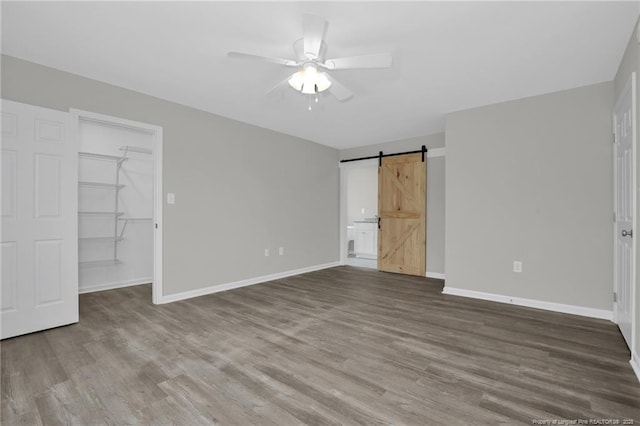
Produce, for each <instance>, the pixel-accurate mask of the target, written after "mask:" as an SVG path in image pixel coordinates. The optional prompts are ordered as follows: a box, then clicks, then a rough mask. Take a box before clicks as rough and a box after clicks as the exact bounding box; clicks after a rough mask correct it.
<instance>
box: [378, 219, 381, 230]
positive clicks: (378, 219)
mask: <svg viewBox="0 0 640 426" xmlns="http://www.w3.org/2000/svg"><path fill="white" fill-rule="evenodd" d="M380 219H382V218H381V217H380V216H378V229H380Z"/></svg>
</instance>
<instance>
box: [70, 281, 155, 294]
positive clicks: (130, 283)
mask: <svg viewBox="0 0 640 426" xmlns="http://www.w3.org/2000/svg"><path fill="white" fill-rule="evenodd" d="M152 281H153V278H152V277H147V278H136V279H135V280H129V281H121V282H117V283H106V284H97V285H92V286H91V287H84V288H78V293H79V294H85V293H93V292H96V291H104V290H113V289H115V288H123V287H132V286H134V285H140V284H149V283H151V282H152Z"/></svg>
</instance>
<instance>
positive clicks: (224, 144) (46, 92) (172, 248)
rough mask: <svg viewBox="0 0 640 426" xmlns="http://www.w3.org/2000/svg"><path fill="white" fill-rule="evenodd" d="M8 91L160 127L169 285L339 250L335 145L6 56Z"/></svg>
mask: <svg viewBox="0 0 640 426" xmlns="http://www.w3.org/2000/svg"><path fill="white" fill-rule="evenodd" d="M2 98H5V99H10V100H13V101H17V102H23V103H27V104H33V105H39V106H43V107H47V108H53V109H57V110H62V111H68V110H69V108H78V109H82V110H87V111H92V112H96V113H102V114H108V115H112V116H116V117H122V118H126V119H131V120H137V121H142V122H146V123H150V124H156V125H159V126H162V127H163V129H164V173H163V178H164V190H165V192H174V193H175V194H176V204H175V205H166V204H165V206H164V259H163V267H164V293H165V295H169V294H174V293H179V292H184V291H187V290H193V289H198V288H202V287H206V286H211V285H215V284H220V283H226V282H232V281H237V280H242V279H246V278H252V277H258V276H262V275H266V274H271V273H276V272H281V271H287V270H292V269H296V268H302V267H307V266H312V265H318V264H323V263H328V262H334V261H338V260H339V233H338V230H339V207H338V203H339V174H338V151H337V150H335V149H332V148H328V147H325V146H322V145H318V144H315V143H312V142H309V141H305V140H302V139H299V138H295V137H291V136H287V135H283V134H280V133H276V132H273V131H269V130H265V129H262V128H258V127H255V126H251V125H247V124H243V123H240V122H237V121H233V120H229V119H225V118H222V117H219V116H216V115H213V114H209V113H206V112H203V111H199V110H196V109H192V108H188V107H185V106H182V105H178V104H175V103H172V102H168V101H164V100H161V99H158V98H153V97H151V96H147V95H143V94H141V93H137V92H133V91H130V90H126V89H122V88H119V87H115V86H112V85H109V84H104V83H101V82H98V81H95V80H90V79H86V78H83V77H80V76H77V75H73V74H69V73H66V72H61V71H57V70H54V69H51V68H47V67H43V66H40V65H36V64H33V63H30V62H25V61H22V60H18V59H15V58H12V57H7V56H2ZM280 246H283V247H284V248H285V255H284V256H278V255H277V248H278V247H280ZM265 248H270V249H271V252H272V255H271V256H270V257H265V256H264V249H265ZM274 254H275V255H274Z"/></svg>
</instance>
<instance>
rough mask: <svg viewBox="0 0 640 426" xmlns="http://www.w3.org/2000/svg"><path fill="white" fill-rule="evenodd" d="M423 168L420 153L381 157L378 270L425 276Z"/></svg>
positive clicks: (424, 181)
mask: <svg viewBox="0 0 640 426" xmlns="http://www.w3.org/2000/svg"><path fill="white" fill-rule="evenodd" d="M426 184H427V167H426V162H424V161H422V154H407V155H399V156H394V157H384V158H383V159H382V165H381V167H379V168H378V215H379V216H380V231H379V233H378V269H379V270H380V271H386V272H396V273H403V274H409V275H419V276H424V275H425V265H426V253H425V252H426V235H425V217H426V199H427V197H426Z"/></svg>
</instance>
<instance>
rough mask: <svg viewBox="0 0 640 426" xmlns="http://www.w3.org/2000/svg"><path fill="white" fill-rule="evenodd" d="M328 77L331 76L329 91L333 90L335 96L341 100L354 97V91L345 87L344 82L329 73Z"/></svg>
mask: <svg viewBox="0 0 640 426" xmlns="http://www.w3.org/2000/svg"><path fill="white" fill-rule="evenodd" d="M327 78H329V81H330V82H331V86H330V87H329V89H328V90H329V92H331V94H332V95H333V96H335V97H336V98H337V99H338V100H339V101H340V102H344V101H346V100H349V99H351V98H352V97H353V92H352V91H351V90H349V89H347V88H346V87H344V86H343V85H342V83H340V82H339V81H337V80H336V79H335V78H333V77H331V76H330V75H329V74H327Z"/></svg>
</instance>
